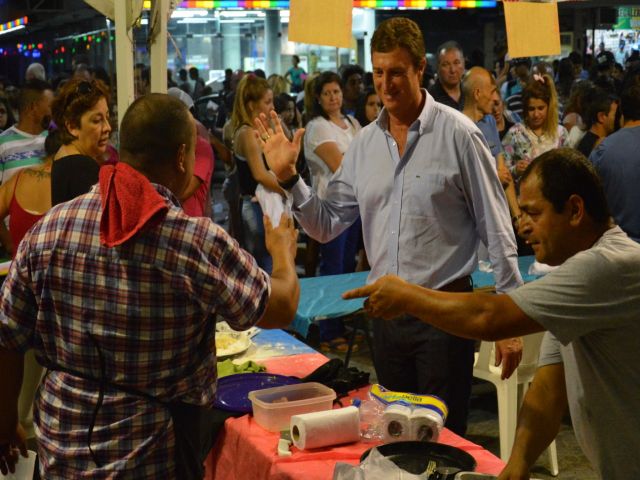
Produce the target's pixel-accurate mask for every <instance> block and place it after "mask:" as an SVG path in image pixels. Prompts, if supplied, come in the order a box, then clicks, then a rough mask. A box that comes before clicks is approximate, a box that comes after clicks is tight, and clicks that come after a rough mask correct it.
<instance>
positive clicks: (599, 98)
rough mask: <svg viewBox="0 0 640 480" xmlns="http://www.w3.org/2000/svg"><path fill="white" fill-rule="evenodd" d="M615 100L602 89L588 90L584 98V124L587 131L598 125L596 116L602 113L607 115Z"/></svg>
mask: <svg viewBox="0 0 640 480" xmlns="http://www.w3.org/2000/svg"><path fill="white" fill-rule="evenodd" d="M616 101H617V98H616V97H615V96H614V95H611V94H610V93H607V92H605V91H604V90H603V89H602V88H599V87H595V88H592V89H591V90H589V92H587V94H586V95H585V96H584V99H583V104H584V107H583V108H584V117H583V120H584V123H585V125H586V127H587V130H588V129H590V128H591V127H593V126H594V125H595V124H596V123H598V114H599V113H600V112H604V113H605V114H606V115H608V114H609V110H610V109H611V104H612V103H614V102H616Z"/></svg>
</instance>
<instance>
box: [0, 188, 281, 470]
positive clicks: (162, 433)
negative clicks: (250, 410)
mask: <svg viewBox="0 0 640 480" xmlns="http://www.w3.org/2000/svg"><path fill="white" fill-rule="evenodd" d="M157 189H158V191H159V192H160V194H161V195H163V196H164V197H165V198H167V201H168V202H171V200H170V199H172V196H171V194H170V193H169V191H168V190H167V189H165V188H164V187H160V186H158V187H157ZM101 211H102V207H101V200H100V194H99V193H98V190H97V187H96V188H94V189H93V190H92V191H91V192H90V193H88V194H86V195H83V196H81V197H78V198H77V199H75V200H72V201H71V202H68V203H65V204H62V205H60V206H58V207H55V208H54V209H52V210H51V211H50V212H49V214H47V216H46V217H45V218H44V219H43V221H42V222H40V223H39V224H38V225H36V226H35V228H34V229H32V230H31V232H30V233H28V234H27V236H26V237H25V241H24V242H23V243H22V244H21V248H20V249H19V251H18V254H17V256H16V260H15V263H16V267H17V268H15V269H13V270H12V272H13V275H10V276H9V277H8V278H7V281H6V282H5V284H4V287H3V288H4V291H3V298H4V302H3V312H2V313H3V316H4V317H6V318H8V319H10V323H9V327H6V328H5V329H2V330H0V335H2V343H3V344H6V345H12V344H13V345H15V346H16V347H17V348H27V347H29V346H32V347H34V348H35V351H36V355H37V357H38V358H39V360H40V361H41V362H42V363H44V364H45V365H47V366H48V367H50V370H51V371H50V372H49V373H48V375H47V376H46V378H45V380H44V384H43V388H41V389H40V394H39V395H38V398H37V400H36V405H37V407H36V418H35V421H36V425H37V426H38V430H39V443H40V444H41V445H43V446H45V448H46V449H47V452H49V453H50V454H51V457H49V458H47V459H46V461H45V463H44V464H45V465H48V467H47V470H46V472H45V473H46V477H47V478H72V477H74V475H77V474H78V473H79V472H81V471H84V470H89V469H93V468H95V464H94V463H93V459H92V457H91V456H90V455H89V452H88V451H87V449H86V446H87V443H88V438H87V433H88V431H89V426H90V425H91V423H92V419H91V417H92V413H93V411H94V409H95V406H96V405H97V403H98V392H99V390H100V384H99V382H98V381H97V380H100V379H101V378H102V379H104V380H105V385H106V386H105V391H104V400H103V404H102V407H101V408H100V409H99V411H98V415H97V417H96V419H95V426H94V428H93V437H92V440H91V446H92V448H93V450H94V451H95V453H96V456H97V458H99V459H100V461H101V463H102V464H103V465H104V466H105V467H104V468H105V469H107V471H110V472H118V473H121V474H124V475H129V476H134V475H138V476H149V475H151V476H156V477H158V475H159V476H161V477H162V478H170V477H172V476H173V475H174V472H173V454H172V450H173V445H174V438H173V430H172V429H171V428H169V426H170V413H169V411H168V409H167V407H166V405H163V404H161V402H162V403H164V404H167V403H170V402H176V401H180V402H185V403H189V404H194V405H210V404H211V402H212V400H213V396H214V394H215V379H216V366H215V365H216V358H215V353H214V345H215V338H214V335H215V321H216V318H218V317H220V318H225V319H226V320H227V321H229V322H231V323H232V324H234V326H235V327H236V328H238V329H242V328H248V327H250V326H251V325H253V324H255V323H256V322H257V321H258V320H259V319H260V318H261V316H262V314H263V312H264V308H265V305H266V301H267V297H268V292H269V286H268V285H269V280H268V278H267V276H266V274H265V273H264V272H262V271H260V270H259V269H258V267H257V265H256V263H255V261H254V260H253V259H252V258H251V257H250V256H249V255H248V254H246V253H245V252H243V251H240V250H239V249H237V248H236V247H235V246H234V244H233V242H231V241H230V239H229V237H228V235H227V234H226V233H225V232H224V231H223V230H222V229H221V228H220V227H218V226H216V225H215V224H213V223H212V222H211V221H210V220H209V219H205V218H197V219H196V218H190V217H187V216H186V215H185V214H184V213H183V212H182V210H181V209H180V208H179V207H178V206H177V205H175V204H172V205H171V206H170V209H169V211H168V213H167V215H166V217H165V218H164V220H162V221H161V223H156V224H154V225H153V226H150V227H149V228H147V229H145V230H144V231H143V232H140V233H138V234H137V235H136V237H135V238H134V239H133V240H131V241H129V242H126V243H124V244H123V245H120V246H117V247H113V248H107V247H105V246H103V245H102V244H101V241H100V216H101ZM154 398H155V399H154ZM123 452H126V453H127V455H128V457H126V458H123Z"/></svg>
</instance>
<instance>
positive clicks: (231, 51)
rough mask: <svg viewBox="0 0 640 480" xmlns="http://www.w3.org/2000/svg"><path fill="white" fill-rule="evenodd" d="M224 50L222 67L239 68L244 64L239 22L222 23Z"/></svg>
mask: <svg viewBox="0 0 640 480" xmlns="http://www.w3.org/2000/svg"><path fill="white" fill-rule="evenodd" d="M220 31H221V32H222V41H223V45H224V46H223V50H222V62H223V64H222V65H221V66H220V69H221V70H222V69H225V68H231V69H232V70H238V69H241V68H243V66H242V51H241V49H240V26H239V25H238V24H237V23H221V24H220Z"/></svg>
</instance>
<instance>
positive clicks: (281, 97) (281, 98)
mask: <svg viewBox="0 0 640 480" xmlns="http://www.w3.org/2000/svg"><path fill="white" fill-rule="evenodd" d="M290 102H293V103H294V105H295V103H296V100H295V98H293V97H292V96H291V95H289V94H288V93H286V92H282V93H279V94H278V95H276V96H275V98H274V99H273V109H274V110H275V111H276V113H278V114H280V113H282V112H284V111H285V110H286V109H287V108H288V107H289V103H290Z"/></svg>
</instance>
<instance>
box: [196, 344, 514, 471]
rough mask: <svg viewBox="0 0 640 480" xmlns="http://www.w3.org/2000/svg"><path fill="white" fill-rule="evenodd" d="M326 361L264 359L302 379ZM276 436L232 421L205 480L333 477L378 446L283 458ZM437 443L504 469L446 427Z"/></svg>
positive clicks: (313, 356)
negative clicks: (337, 470) (338, 469)
mask: <svg viewBox="0 0 640 480" xmlns="http://www.w3.org/2000/svg"><path fill="white" fill-rule="evenodd" d="M326 361H327V358H326V357H325V356H324V355H322V354H320V353H309V354H301V355H294V356H289V357H275V358H270V359H267V360H264V361H262V362H261V363H263V364H265V365H266V367H267V370H268V371H269V372H273V373H279V374H282V375H295V376H300V377H303V376H305V375H307V374H309V373H311V372H312V371H313V370H315V369H316V368H317V367H319V366H320V365H322V364H323V363H325V362H326ZM367 391H368V388H363V389H360V390H358V391H357V392H354V393H353V394H352V395H351V396H352V397H359V398H364V396H365V395H366V393H367ZM343 403H344V405H345V406H346V405H348V404H349V403H350V400H347V399H345V400H343ZM278 439H279V434H276V433H271V432H268V431H267V430H265V429H263V428H262V427H261V426H260V425H258V424H257V423H256V422H255V420H254V419H253V417H252V416H250V415H245V416H243V417H240V418H230V419H228V420H227V421H226V423H225V427H224V430H223V432H222V433H221V435H220V437H219V438H218V442H217V444H216V446H215V447H214V449H213V450H212V451H211V453H210V454H209V457H208V458H207V461H206V463H205V467H206V475H205V479H206V480H236V479H250V480H262V479H276V480H297V479H300V478H304V479H305V480H329V479H331V478H332V477H333V469H334V467H335V464H336V462H346V463H351V464H353V465H356V464H358V463H359V461H360V456H361V455H362V453H363V452H364V451H365V450H367V449H369V448H371V447H372V446H374V445H376V444H375V443H365V442H359V443H353V444H350V445H341V446H337V447H333V448H323V449H318V450H313V451H301V450H298V449H297V448H295V447H293V446H292V447H291V451H292V453H293V455H292V456H290V457H279V456H278V454H277V444H278ZM439 441H440V442H441V443H445V444H447V445H452V446H454V447H457V448H460V449H462V450H465V451H467V452H469V453H470V454H471V455H473V457H474V458H475V459H476V462H477V463H478V466H477V468H476V471H478V472H482V473H490V474H498V473H499V472H500V471H501V470H502V468H503V467H504V463H503V462H502V460H500V459H499V458H498V457H496V456H494V455H493V454H492V453H490V452H489V451H487V450H484V449H483V448H482V447H481V446H479V445H476V444H475V443H471V442H469V441H468V440H465V439H464V438H462V437H459V436H458V435H456V434H455V433H453V432H451V431H449V430H446V429H445V430H443V432H442V434H441V435H440V440H439Z"/></svg>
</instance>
